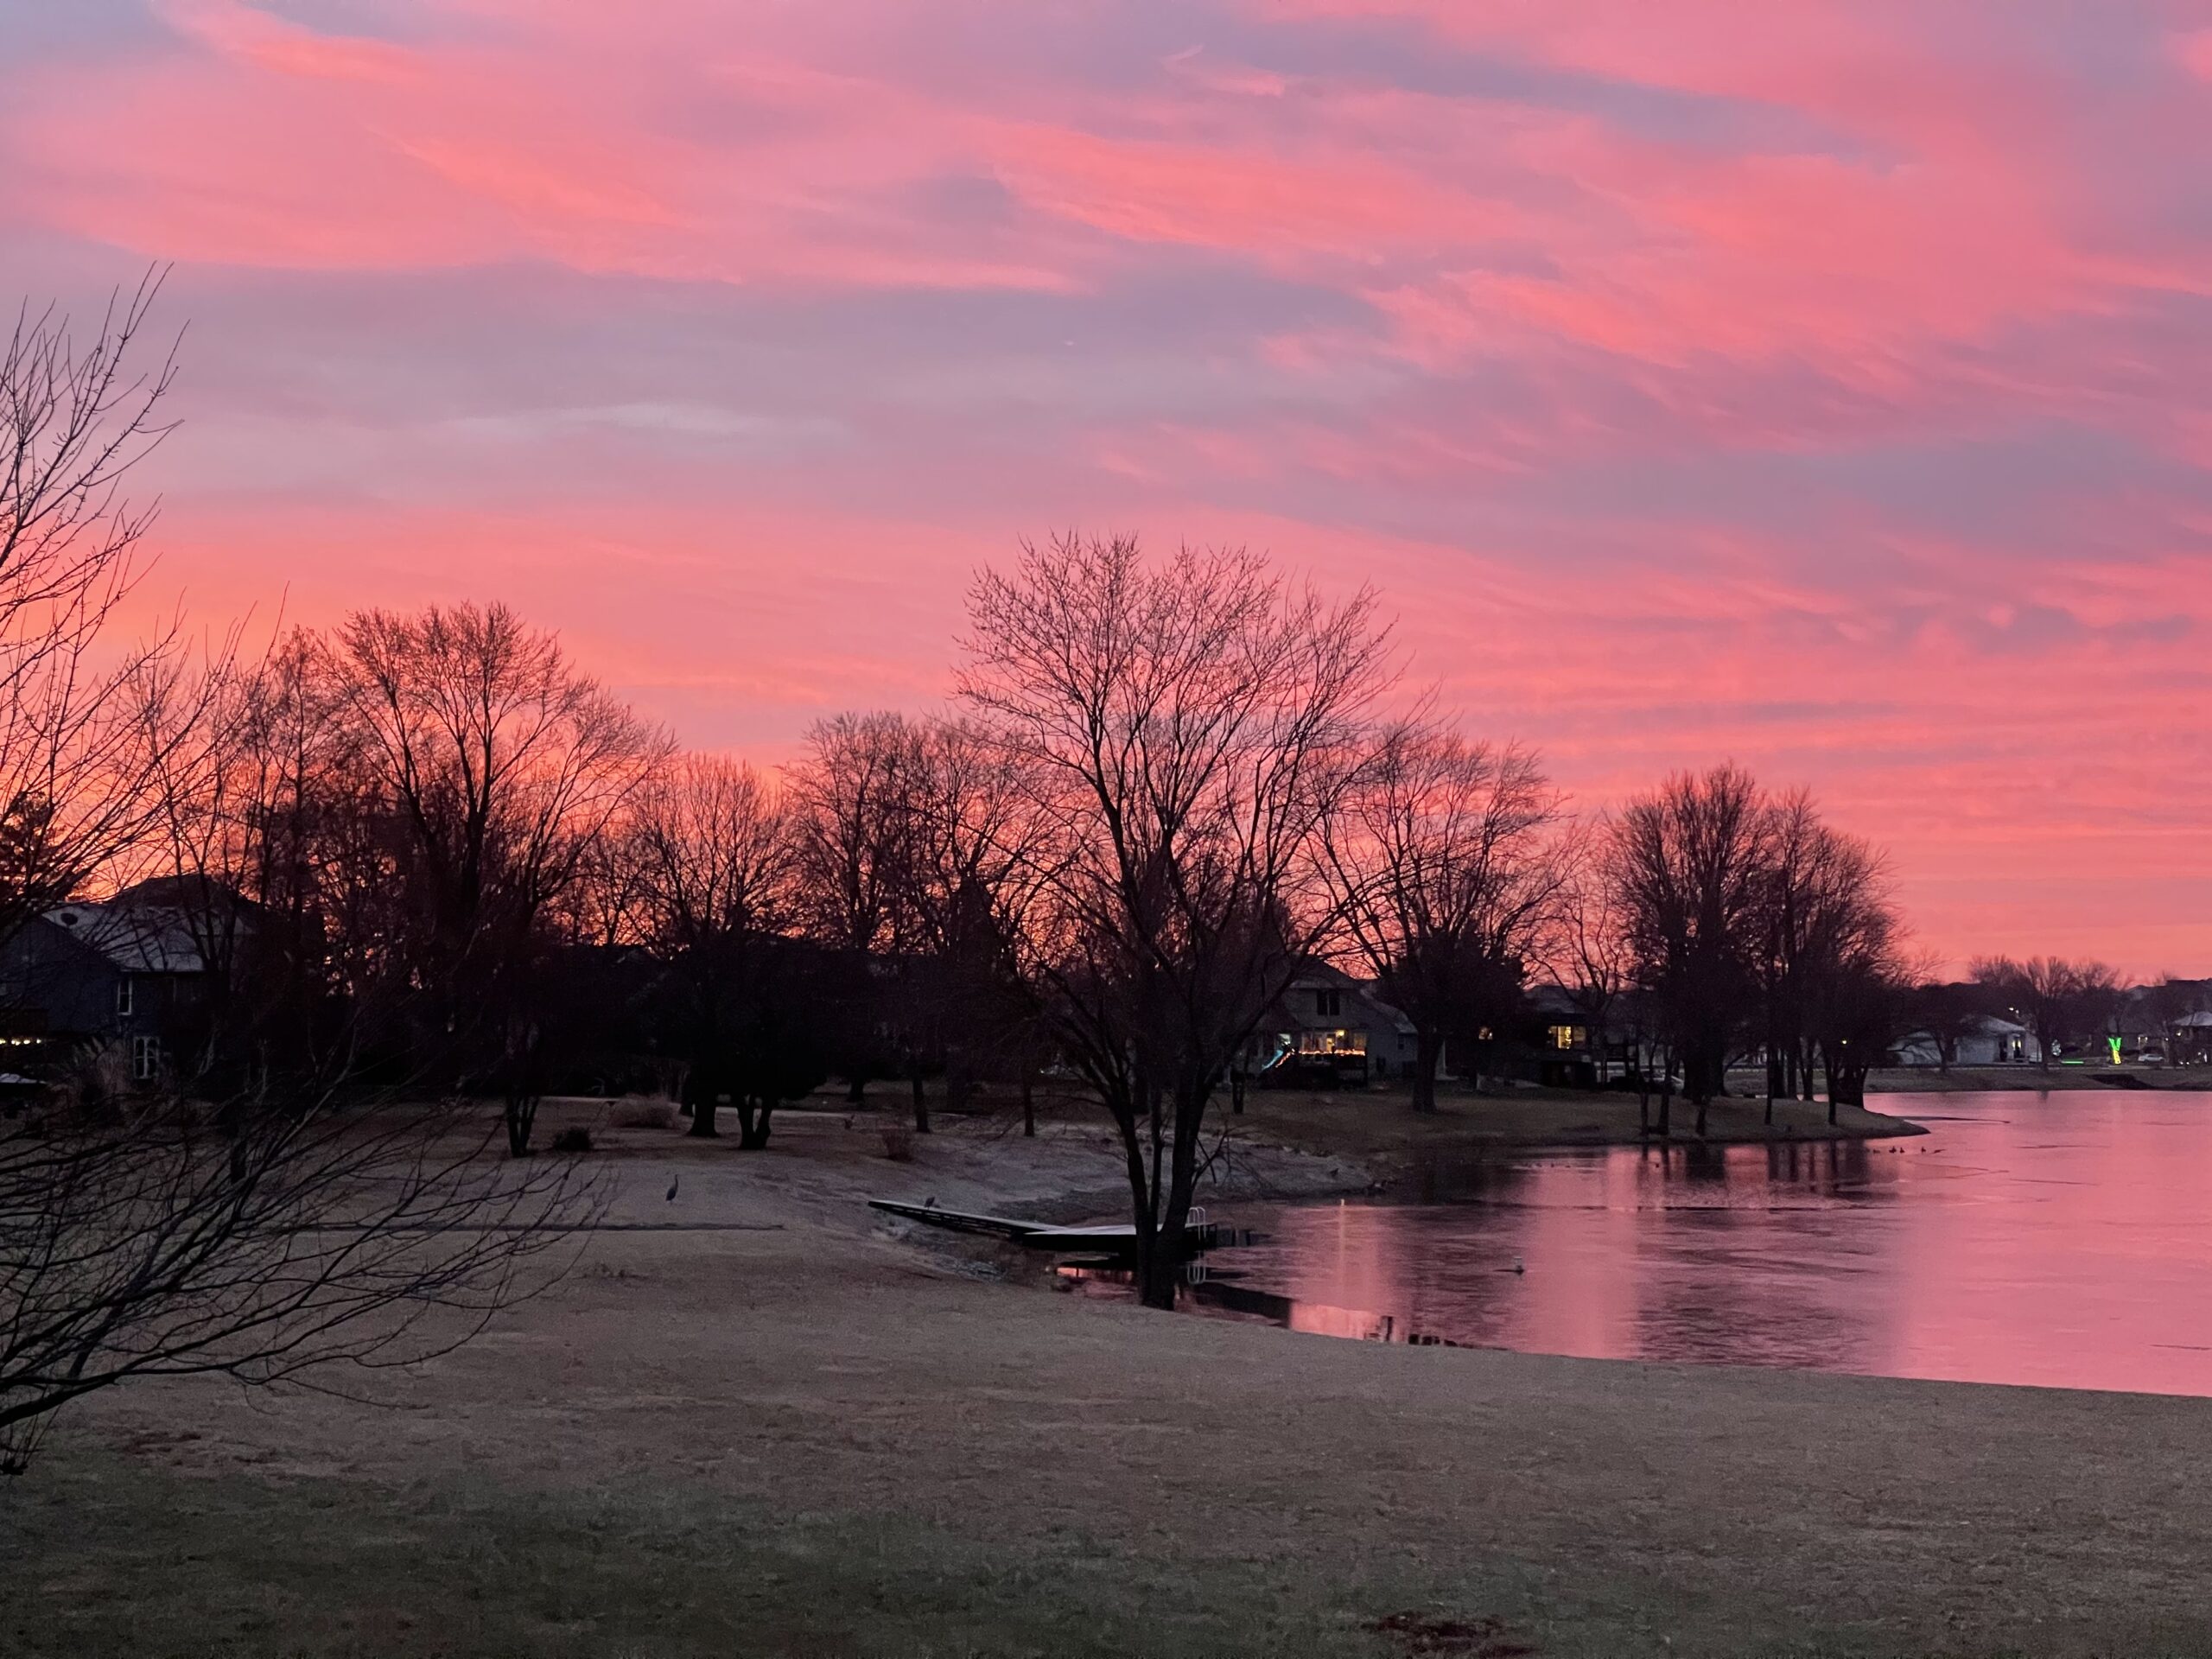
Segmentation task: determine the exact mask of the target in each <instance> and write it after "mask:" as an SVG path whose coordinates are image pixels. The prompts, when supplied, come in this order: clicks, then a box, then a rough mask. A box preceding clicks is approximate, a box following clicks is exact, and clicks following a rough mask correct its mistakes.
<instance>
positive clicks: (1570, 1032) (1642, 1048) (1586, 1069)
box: [1528, 985, 1666, 1089]
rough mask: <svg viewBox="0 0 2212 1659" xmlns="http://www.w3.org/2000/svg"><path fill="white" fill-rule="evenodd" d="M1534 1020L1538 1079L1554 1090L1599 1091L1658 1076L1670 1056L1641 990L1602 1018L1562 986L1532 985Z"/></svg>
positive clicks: (1624, 996) (1618, 1000)
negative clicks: (1652, 1031) (1653, 1032)
mask: <svg viewBox="0 0 2212 1659" xmlns="http://www.w3.org/2000/svg"><path fill="white" fill-rule="evenodd" d="M1528 1009H1529V1019H1530V1020H1531V1022H1532V1023H1533V1025H1534V1027H1535V1030H1534V1032H1533V1034H1532V1040H1533V1041H1534V1043H1535V1073H1536V1075H1535V1079H1534V1080H1535V1082H1538V1083H1541V1084H1546V1085H1548V1086H1549V1087H1552V1088H1555V1089H1596V1088H1603V1087H1604V1086H1605V1085H1606V1084H1611V1083H1618V1082H1620V1081H1623V1080H1624V1079H1626V1078H1630V1077H1635V1076H1637V1073H1638V1072H1639V1071H1642V1072H1644V1073H1647V1074H1654V1075H1656V1073H1657V1072H1659V1071H1661V1070H1662V1069H1663V1067H1664V1065H1665V1061H1666V1057H1665V1055H1664V1053H1663V1052H1662V1050H1661V1048H1660V1046H1659V1045H1658V1044H1657V1043H1656V1041H1655V1040H1653V1039H1651V1038H1650V1036H1649V1033H1648V1032H1647V1030H1646V1027H1647V1024H1648V1021H1647V1019H1646V1014H1647V1011H1648V1010H1647V1005H1646V1002H1645V1000H1644V997H1643V993H1642V992H1639V991H1623V992H1621V993H1619V994H1618V995H1616V996H1614V997H1613V998H1612V999H1611V1001H1609V1002H1608V1003H1607V1004H1606V1006H1605V1017H1604V1019H1603V1020H1595V1019H1593V1018H1592V1014H1591V1013H1590V1010H1589V1009H1588V1007H1586V1006H1584V1005H1583V1004H1581V1003H1580V1002H1578V1001H1576V999H1575V998H1574V997H1573V995H1570V994H1569V993H1568V992H1567V990H1566V989H1565V988H1562V987H1560V986H1558V985H1532V986H1530V987H1529V993H1528Z"/></svg>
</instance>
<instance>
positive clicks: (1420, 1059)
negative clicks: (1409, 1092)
mask: <svg viewBox="0 0 2212 1659" xmlns="http://www.w3.org/2000/svg"><path fill="white" fill-rule="evenodd" d="M1443 1060H1444V1039H1443V1036H1442V1035H1441V1033H1437V1032H1433V1031H1422V1032H1420V1033H1416V1034H1415V1036H1414V1090H1413V1106H1414V1110H1415V1111H1417V1112H1421V1113H1428V1112H1433V1111H1434V1110H1435V1109H1436V1071H1437V1068H1438V1066H1440V1065H1442V1064H1443Z"/></svg>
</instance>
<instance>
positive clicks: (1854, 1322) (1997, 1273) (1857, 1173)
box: [1192, 1090, 2212, 1395]
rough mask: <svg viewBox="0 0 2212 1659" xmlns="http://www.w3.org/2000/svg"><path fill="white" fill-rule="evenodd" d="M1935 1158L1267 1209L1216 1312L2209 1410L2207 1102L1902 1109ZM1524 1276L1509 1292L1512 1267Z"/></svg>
mask: <svg viewBox="0 0 2212 1659" xmlns="http://www.w3.org/2000/svg"><path fill="white" fill-rule="evenodd" d="M1880 1105H1881V1109H1884V1110H1886V1111H1894V1112H1897V1113H1898V1114H1900V1115H1902V1116H1907V1117H1910V1118H1913V1119H1915V1120H1916V1121H1917V1122H1923V1123H1925V1124H1926V1125H1927V1126H1928V1128H1929V1130H1930V1131H1931V1133H1929V1135H1926V1136H1924V1137H1916V1138H1912V1139H1908V1140H1901V1141H1876V1142H1872V1143H1869V1144H1847V1145H1804V1146H1797V1147H1732V1148H1728V1149H1725V1150H1721V1149H1713V1150H1693V1149H1688V1148H1683V1147H1674V1148H1671V1149H1669V1150H1665V1151H1661V1150H1646V1149H1643V1148H1641V1147H1617V1148H1611V1149H1608V1150H1602V1151H1591V1152H1586V1153H1570V1152H1561V1153H1547V1154H1531V1155H1529V1156H1526V1157H1522V1158H1519V1159H1516V1160H1512V1161H1510V1162H1502V1163H1497V1164H1492V1165H1490V1166H1484V1167H1478V1168H1475V1169H1468V1170H1460V1171H1455V1172H1439V1174H1438V1177H1437V1179H1436V1181H1435V1183H1434V1193H1433V1196H1434V1198H1435V1199H1436V1201H1435V1202H1424V1203H1409V1202H1406V1201H1404V1200H1403V1199H1397V1200H1393V1201H1388V1202H1382V1201H1377V1202H1359V1201H1355V1202H1351V1203H1346V1204H1329V1205H1302V1206H1285V1207H1281V1208H1274V1209H1265V1208H1261V1207H1258V1206H1240V1207H1238V1208H1237V1209H1236V1211H1235V1212H1234V1216H1233V1219H1234V1221H1235V1222H1236V1224H1237V1225H1239V1226H1242V1227H1250V1228H1255V1229H1257V1230H1260V1231H1262V1233H1263V1234H1265V1235H1267V1236H1266V1237H1265V1239H1264V1241H1263V1242H1262V1243H1259V1244H1256V1245H1253V1246H1250V1247H1247V1248H1243V1249H1226V1250H1223V1251H1220V1252H1218V1253H1217V1254H1216V1255H1213V1256H1212V1257H1211V1258H1210V1259H1209V1261H1208V1262H1207V1264H1206V1270H1207V1272H1208V1274H1209V1278H1208V1281H1207V1282H1205V1284H1203V1285H1201V1286H1198V1287H1196V1288H1195V1289H1194V1291H1193V1294H1192V1300H1193V1303H1194V1304H1195V1305H1196V1306H1198V1307H1199V1308H1200V1309H1201V1310H1203V1311H1205V1312H1210V1313H1216V1314H1219V1315H1224V1316H1228V1317H1236V1318H1250V1319H1270V1320H1273V1321H1274V1322H1276V1323H1279V1324H1283V1325H1289V1326H1291V1327H1293V1328H1294V1329H1297V1330H1301V1331H1316V1332H1327V1333H1330V1334H1332V1335H1338V1336H1345V1337H1357V1338H1367V1339H1369V1340H1382V1341H1397V1342H1403V1341H1446V1342H1458V1343H1469V1344H1487V1345H1491V1346H1497V1347H1504V1348H1515V1349H1521V1350H1524V1351H1529V1352H1536V1353H1553V1354H1580V1355H1588V1356H1592V1357H1607V1358H1641V1359H1656V1360H1690V1361H1707V1362H1715V1363H1727V1364H1751V1365H1778V1366H1791V1367H1802V1368H1808V1369H1812V1370H1832V1371H1858V1372H1869V1373H1873V1374H1876V1375H1880V1376H1917V1377H1942V1378H1953V1379H1958V1380H1964V1381H1974V1382H1987V1383H2045V1384H2053V1385H2059V1386H2063V1387H2069V1388H2088V1389H2143V1390H2148V1391H2152V1392H2157V1393H2164V1394H2190V1395H2212V1094H2193V1093H2192V1094H2183V1093H2179V1092H2176V1093H2149V1092H2140V1091H2137V1092H2120V1091H2118V1090H2115V1091H2113V1092H2112V1093H2109V1094H2056V1095H2049V1096H2044V1095H2036V1094H2018V1093H2014V1094H1992V1095H1942V1096H1888V1097H1885V1099H1884V1100H1883V1101H1882V1102H1881V1103H1880ZM1516 1262H1518V1263H1520V1264H1521V1266H1522V1269H1523V1270H1522V1271H1521V1272H1518V1273H1516V1272H1515V1271H1514V1268H1515V1264H1516Z"/></svg>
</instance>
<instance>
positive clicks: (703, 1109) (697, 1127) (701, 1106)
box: [684, 1089, 721, 1141]
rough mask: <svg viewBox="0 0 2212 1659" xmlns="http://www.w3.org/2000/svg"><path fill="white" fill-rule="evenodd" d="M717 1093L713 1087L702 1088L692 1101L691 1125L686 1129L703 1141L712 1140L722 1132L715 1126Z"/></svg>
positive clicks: (688, 1132) (688, 1133)
mask: <svg viewBox="0 0 2212 1659" xmlns="http://www.w3.org/2000/svg"><path fill="white" fill-rule="evenodd" d="M684 1133H685V1134H687V1135H697V1136H698V1137H699V1138H700V1139H701V1140H702V1141H711V1140H713V1139H714V1138H715V1136H716V1135H718V1134H720V1133H721V1131H720V1130H718V1129H717V1128H715V1094H714V1090H711V1089H709V1090H702V1092H701V1093H700V1095H699V1096H698V1097H697V1098H696V1100H694V1101H693V1102H692V1103H691V1127H690V1128H689V1129H687V1130H686V1131H684Z"/></svg>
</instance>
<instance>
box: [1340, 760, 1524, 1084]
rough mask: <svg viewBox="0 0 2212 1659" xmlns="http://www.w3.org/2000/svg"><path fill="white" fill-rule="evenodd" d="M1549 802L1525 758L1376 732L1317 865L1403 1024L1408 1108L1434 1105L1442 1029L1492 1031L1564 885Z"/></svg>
mask: <svg viewBox="0 0 2212 1659" xmlns="http://www.w3.org/2000/svg"><path fill="white" fill-rule="evenodd" d="M1559 811H1560V808H1559V797H1558V795H1557V793H1556V792H1555V791H1554V790H1553V789H1552V787H1551V785H1550V783H1549V781H1548V779H1546V778H1545V777H1544V774H1543V772H1542V770H1541V767H1540V766H1538V765H1537V762H1536V759H1535V756H1534V755H1533V754H1530V753H1528V752H1527V751H1526V750H1523V749H1521V748H1518V747H1514V746H1511V745H1508V746H1506V747H1502V748H1498V747H1491V745H1489V744H1486V743H1479V742H1474V741H1470V740H1468V739H1466V738H1465V737H1461V736H1459V734H1456V733H1452V732H1448V731H1442V730H1439V729H1436V728H1432V727H1429V726H1427V725H1424V724H1420V723H1412V722H1409V723H1404V724H1400V725H1397V726H1394V727H1393V728H1390V729H1389V731H1387V732H1386V733H1385V734H1383V739H1382V741H1381V742H1380V744H1379V745H1378V746H1377V748H1376V754H1375V756H1374V758H1373V760H1371V761H1370V764H1369V765H1368V766H1366V767H1364V768H1363V771H1362V773H1361V776H1360V780H1359V783H1358V785H1357V787H1355V788H1353V789H1352V790H1351V791H1349V792H1348V793H1347V795H1346V797H1345V799H1344V804H1343V809H1342V810H1340V811H1338V812H1337V813H1334V814H1332V815H1331V816H1330V817H1326V818H1325V819H1324V820H1323V821H1322V824H1321V834H1320V837H1319V839H1320V845H1321V865H1322V868H1323V870H1324V872H1325V875H1326V878H1327V880H1328V881H1329V883H1330V885H1331V887H1332V890H1333V898H1334V901H1335V908H1336V909H1337V911H1338V913H1339V915H1340V916H1341V918H1342V928H1343V931H1344V937H1345V938H1346V939H1347V940H1348V941H1349V942H1350V944H1351V948H1352V950H1354V951H1355V952H1356V953H1357V956H1358V957H1359V958H1360V959H1361V960H1362V961H1363V963H1364V964H1365V966H1366V967H1367V969H1368V970H1369V971H1370V973H1371V974H1372V975H1373V976H1374V977H1375V979H1376V982H1377V983H1378V986H1379V988H1380V989H1381V991H1382V994H1383V997H1384V999H1385V1000H1386V1001H1389V1002H1390V1003H1391V1004H1392V1005H1393V1006H1394V1007H1396V1008H1398V1009H1399V1010H1400V1011H1401V1012H1402V1013H1403V1014H1405V1015H1406V1017H1407V1018H1408V1020H1411V1021H1412V1022H1413V1026H1414V1033H1415V1037H1414V1040H1415V1044H1416V1047H1417V1058H1416V1061H1415V1066H1414V1079H1413V1109H1414V1110H1415V1111H1417V1112H1433V1111H1434V1110H1435V1109H1436V1071H1437V1064H1438V1061H1439V1059H1440V1057H1441V1055H1442V1053H1443V1049H1444V1041H1445V1038H1446V1035H1447V1033H1451V1032H1452V1031H1453V1030H1454V1029H1455V1028H1456V1029H1459V1030H1461V1031H1465V1032H1470V1033H1471V1032H1472V1031H1474V1030H1476V1029H1478V1028H1479V1027H1482V1026H1484V1025H1496V1024H1502V1023H1503V1004H1504V1003H1506V1002H1508V1001H1510V1000H1512V999H1514V998H1517V997H1518V995H1519V994H1520V988H1521V983H1522V976H1523V973H1524V971H1525V967H1526V964H1527V963H1528V962H1529V959H1530V957H1532V956H1533V954H1534V953H1535V949H1536V946H1537V944H1538V943H1539V940H1540V938H1541V933H1542V930H1543V928H1544V925H1545V924H1546V922H1547V920H1548V918H1549V915H1550V912H1551V907H1552V906H1553V903H1554V900H1555V899H1556V898H1557V897H1558V894H1559V892H1560V883H1561V880H1562V875H1563V870H1562V866H1561V864H1560V860H1559V858H1558V857H1557V855H1556V854H1557V849H1556V848H1555V847H1554V844H1553V842H1552V837H1551V836H1550V833H1549V832H1550V831H1551V829H1553V827H1554V825H1555V824H1556V823H1557V821H1558V818H1559Z"/></svg>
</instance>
